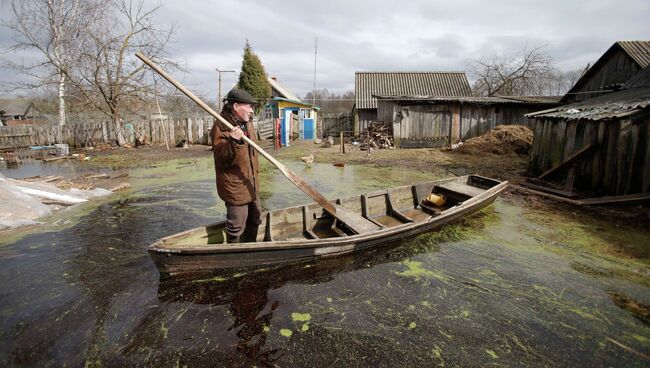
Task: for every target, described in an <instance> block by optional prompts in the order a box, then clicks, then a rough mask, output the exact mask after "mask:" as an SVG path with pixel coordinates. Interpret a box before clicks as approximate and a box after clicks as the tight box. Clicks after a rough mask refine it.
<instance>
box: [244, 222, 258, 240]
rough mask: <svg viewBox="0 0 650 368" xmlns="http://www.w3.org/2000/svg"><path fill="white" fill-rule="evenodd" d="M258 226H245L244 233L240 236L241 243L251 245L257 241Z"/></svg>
mask: <svg viewBox="0 0 650 368" xmlns="http://www.w3.org/2000/svg"><path fill="white" fill-rule="evenodd" d="M259 228H260V226H259V225H249V226H246V229H245V230H244V233H243V234H241V242H242V243H252V242H255V241H257V231H258V230H259Z"/></svg>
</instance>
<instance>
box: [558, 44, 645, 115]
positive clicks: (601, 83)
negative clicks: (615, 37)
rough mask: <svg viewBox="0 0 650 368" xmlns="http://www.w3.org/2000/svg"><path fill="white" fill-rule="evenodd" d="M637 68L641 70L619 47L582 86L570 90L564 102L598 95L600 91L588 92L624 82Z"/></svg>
mask: <svg viewBox="0 0 650 368" xmlns="http://www.w3.org/2000/svg"><path fill="white" fill-rule="evenodd" d="M639 70H641V69H640V68H639V66H638V65H637V64H636V63H635V62H634V61H633V60H632V59H631V58H630V57H629V56H628V55H627V54H626V53H625V52H623V50H620V49H619V50H617V51H616V52H614V53H613V54H612V56H611V57H610V58H608V59H607V60H606V61H605V62H604V63H603V64H602V65H601V66H600V67H599V68H598V70H596V71H595V72H594V73H593V75H592V76H591V77H590V78H589V79H588V80H587V81H586V82H585V83H584V84H583V85H582V86H580V87H578V88H577V89H576V90H575V91H572V94H571V95H569V96H568V97H567V100H566V102H567V103H572V102H577V101H583V100H586V99H589V98H592V97H596V96H600V95H602V93H588V92H589V91H599V90H602V89H603V88H604V87H607V86H611V85H613V84H622V83H625V82H627V81H628V80H629V79H630V78H632V76H633V75H634V74H636V73H637V72H638V71H639ZM584 92H587V93H584Z"/></svg>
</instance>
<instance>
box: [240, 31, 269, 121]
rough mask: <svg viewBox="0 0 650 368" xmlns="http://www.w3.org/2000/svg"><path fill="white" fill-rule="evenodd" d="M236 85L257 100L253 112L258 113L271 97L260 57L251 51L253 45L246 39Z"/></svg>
mask: <svg viewBox="0 0 650 368" xmlns="http://www.w3.org/2000/svg"><path fill="white" fill-rule="evenodd" d="M237 86H238V87H239V88H241V89H243V90H246V91H247V92H248V93H250V94H251V96H253V97H254V98H255V99H256V100H257V101H258V104H257V106H256V107H255V114H258V113H259V112H260V111H261V110H262V109H263V108H264V104H265V102H266V99H268V98H269V97H271V85H270V84H269V81H268V79H266V71H264V66H263V65H262V62H261V61H260V58H259V57H258V56H257V55H256V54H255V53H254V52H253V47H252V46H251V44H250V43H249V42H248V40H246V46H244V59H243V61H242V64H241V74H239V81H238V82H237Z"/></svg>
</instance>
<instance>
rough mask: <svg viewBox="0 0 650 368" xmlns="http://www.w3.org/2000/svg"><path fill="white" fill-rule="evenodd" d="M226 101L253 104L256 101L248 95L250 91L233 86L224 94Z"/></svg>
mask: <svg viewBox="0 0 650 368" xmlns="http://www.w3.org/2000/svg"><path fill="white" fill-rule="evenodd" d="M226 101H229V102H241V103H248V104H252V105H255V104H257V101H255V99H254V98H253V96H251V95H250V93H248V92H246V91H244V90H243V89H240V88H233V89H231V90H230V92H228V94H227V95H226Z"/></svg>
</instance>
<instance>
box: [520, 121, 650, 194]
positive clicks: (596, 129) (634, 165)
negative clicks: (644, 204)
mask: <svg viewBox="0 0 650 368" xmlns="http://www.w3.org/2000/svg"><path fill="white" fill-rule="evenodd" d="M533 124H534V125H535V129H534V130H535V135H534V138H533V146H532V148H531V153H530V163H529V172H530V174H532V175H533V176H538V175H540V174H541V173H543V172H544V171H546V170H548V169H550V168H552V167H554V166H556V165H558V164H560V163H561V162H563V161H564V160H566V159H567V158H568V157H569V156H571V155H572V154H573V153H575V152H576V151H578V150H579V149H581V148H583V147H585V146H586V145H587V144H590V143H591V144H598V148H597V149H596V150H595V151H594V152H593V153H592V154H591V155H590V156H589V157H588V158H586V159H584V160H580V161H579V163H578V164H577V166H576V177H575V181H574V187H575V188H576V189H578V190H582V191H585V192H590V193H593V194H595V195H623V194H633V193H645V192H650V143H649V141H650V132H649V130H650V115H648V114H646V115H645V116H640V117H638V118H635V119H632V120H630V119H625V120H610V121H585V120H569V121H567V120H550V119H546V120H545V119H536V120H534V121H533ZM565 178H566V170H565V171H563V172H560V173H558V174H557V175H556V176H555V177H551V178H549V180H553V181H556V182H563V181H564V180H565Z"/></svg>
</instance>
